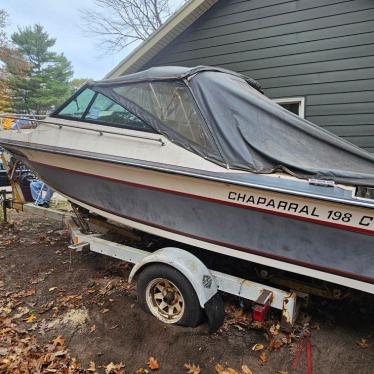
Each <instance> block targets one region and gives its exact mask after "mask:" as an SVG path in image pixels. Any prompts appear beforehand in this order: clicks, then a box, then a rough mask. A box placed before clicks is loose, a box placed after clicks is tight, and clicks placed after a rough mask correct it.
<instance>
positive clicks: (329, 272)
mask: <svg viewBox="0 0 374 374" xmlns="http://www.w3.org/2000/svg"><path fill="white" fill-rule="evenodd" d="M32 124H33V125H32V126H29V128H21V129H15V130H6V131H0V145H1V146H2V147H4V148H5V149H6V150H7V152H9V153H10V154H11V155H12V156H13V157H14V158H16V159H18V160H20V161H22V162H23V163H25V164H26V165H28V166H29V167H30V168H32V169H33V170H34V171H35V172H36V173H37V174H38V175H39V176H40V178H41V179H42V180H43V181H44V182H45V183H47V184H48V185H49V186H51V187H52V188H53V189H55V190H56V191H58V192H59V193H61V194H62V195H64V196H66V197H67V198H68V199H69V200H70V201H71V202H72V203H74V204H77V205H78V206H80V207H83V208H85V209H87V210H89V211H90V212H93V213H95V214H98V215H100V216H102V217H105V218H107V219H110V220H113V221H115V222H118V223H120V224H125V225H127V226H130V227H132V228H135V229H138V230H141V231H144V232H147V233H150V234H154V235H157V236H160V237H163V238H167V239H171V240H174V241H177V242H180V243H185V244H188V245H192V246H194V247H197V248H200V249H201V250H208V251H212V252H217V253H221V254H223V255H226V256H231V257H235V258H238V259H241V260H246V261H249V262H252V263H256V264H261V265H265V266H268V267H270V268H275V269H281V270H285V271H287V272H291V273H296V274H301V275H304V276H308V277H312V278H315V279H321V280H323V281H328V282H332V283H334V284H338V285H342V286H346V287H350V288H353V289H358V290H361V291H365V292H368V293H372V294H373V293H374V155H372V154H370V153H368V152H366V151H365V150H363V149H360V148H358V147H356V146H354V145H353V144H351V143H349V142H347V141H345V140H343V139H341V138H339V137H337V136H335V135H333V134H332V133H330V132H328V131H326V130H324V129H322V128H321V127H319V126H317V125H314V124H312V123H310V122H308V121H307V120H305V119H302V118H300V117H299V116H297V115H295V114H293V113H290V112H289V111H287V110H286V109H284V108H282V107H281V106H279V105H277V104H275V103H274V102H273V101H272V100H270V99H269V98H267V97H266V96H265V95H264V94H263V92H262V90H261V88H260V86H259V84H258V83H257V82H256V81H255V80H253V79H251V78H249V77H246V76H244V75H241V74H238V73H235V72H232V71H228V70H225V69H221V68H215V67H206V66H198V67H194V68H186V67H174V66H167V67H154V68H150V69H148V70H145V71H141V72H137V73H133V74H129V75H126V76H123V77H119V78H116V79H108V80H102V81H95V82H87V83H86V84H85V85H84V86H83V87H81V88H80V89H79V90H78V91H77V92H76V93H75V94H74V95H73V96H72V97H71V98H70V99H69V100H67V101H66V102H65V103H64V104H63V105H62V106H60V107H59V108H58V109H56V110H55V111H54V112H53V113H52V114H50V115H49V116H48V117H47V118H45V119H44V120H37V121H33V122H32Z"/></svg>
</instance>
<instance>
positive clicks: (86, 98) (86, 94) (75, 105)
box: [55, 88, 154, 132]
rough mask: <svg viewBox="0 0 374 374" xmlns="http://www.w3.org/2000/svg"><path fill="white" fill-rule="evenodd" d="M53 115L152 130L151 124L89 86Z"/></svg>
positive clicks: (133, 128) (132, 128) (140, 129)
mask: <svg viewBox="0 0 374 374" xmlns="http://www.w3.org/2000/svg"><path fill="white" fill-rule="evenodd" d="M55 116H57V117H62V118H69V119H75V120H79V121H83V122H93V123H98V124H103V125H109V126H116V127H124V128H127V129H130V130H138V131H147V132H154V130H153V128H152V127H151V126H149V125H148V124H146V123H145V122H144V121H143V120H141V119H140V118H139V117H137V116H136V115H134V114H133V113H131V112H130V111H128V110H127V109H125V108H124V107H123V106H122V105H120V104H118V103H116V102H114V101H113V100H112V99H110V98H109V97H107V96H105V95H103V94H101V93H97V92H95V91H93V90H91V89H89V88H86V89H85V90H83V91H82V92H80V93H79V94H78V95H76V96H74V97H73V98H72V99H71V100H70V101H69V102H68V103H67V104H66V105H65V106H64V107H63V108H62V109H61V110H60V111H58V112H57V113H56V114H55Z"/></svg>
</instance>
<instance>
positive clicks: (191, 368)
mask: <svg viewBox="0 0 374 374" xmlns="http://www.w3.org/2000/svg"><path fill="white" fill-rule="evenodd" d="M184 367H185V368H186V369H187V374H200V372H201V369H200V366H199V365H197V366H196V365H195V364H191V363H188V364H184Z"/></svg>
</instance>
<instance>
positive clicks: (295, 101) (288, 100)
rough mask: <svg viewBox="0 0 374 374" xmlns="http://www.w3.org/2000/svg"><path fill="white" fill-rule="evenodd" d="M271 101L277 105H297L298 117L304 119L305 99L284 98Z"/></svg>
mask: <svg viewBox="0 0 374 374" xmlns="http://www.w3.org/2000/svg"><path fill="white" fill-rule="evenodd" d="M273 101H274V102H275V103H277V104H299V117H301V118H305V97H284V98H279V99H273Z"/></svg>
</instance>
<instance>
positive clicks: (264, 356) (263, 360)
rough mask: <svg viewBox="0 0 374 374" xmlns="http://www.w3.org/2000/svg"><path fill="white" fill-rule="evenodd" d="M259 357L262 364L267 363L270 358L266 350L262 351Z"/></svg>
mask: <svg viewBox="0 0 374 374" xmlns="http://www.w3.org/2000/svg"><path fill="white" fill-rule="evenodd" d="M258 359H259V363H260V365H265V364H267V362H268V360H269V355H268V354H267V353H266V352H261V354H260V356H259V358H258Z"/></svg>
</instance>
